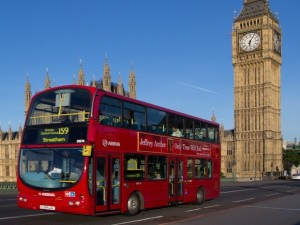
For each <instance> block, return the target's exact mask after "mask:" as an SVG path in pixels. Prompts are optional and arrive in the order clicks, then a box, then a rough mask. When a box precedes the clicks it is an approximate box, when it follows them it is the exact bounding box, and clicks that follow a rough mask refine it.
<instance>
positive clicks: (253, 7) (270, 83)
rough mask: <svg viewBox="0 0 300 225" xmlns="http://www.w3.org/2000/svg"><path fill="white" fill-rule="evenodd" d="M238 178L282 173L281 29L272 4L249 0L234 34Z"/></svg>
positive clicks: (266, 1)
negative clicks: (271, 6) (271, 7)
mask: <svg viewBox="0 0 300 225" xmlns="http://www.w3.org/2000/svg"><path fill="white" fill-rule="evenodd" d="M232 62H233V68H234V121H235V122H234V123H235V125H234V127H235V131H234V133H235V174H236V177H237V178H238V179H241V180H242V179H248V178H253V179H254V178H255V179H261V178H262V175H263V176H265V175H270V176H272V175H273V174H275V172H278V171H282V136H281V102H280V98H281V84H280V81H281V78H280V77H281V63H282V59H281V28H280V26H279V21H278V19H277V18H276V16H274V14H273V13H272V12H271V11H270V7H269V1H268V0H244V2H243V9H242V11H241V12H240V14H239V15H238V16H237V17H236V18H235V20H234V27H233V31H232Z"/></svg>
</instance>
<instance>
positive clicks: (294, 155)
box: [283, 150, 300, 171]
mask: <svg viewBox="0 0 300 225" xmlns="http://www.w3.org/2000/svg"><path fill="white" fill-rule="evenodd" d="M293 165H295V166H296V167H298V166H299V165H300V151H299V150H285V151H283V167H284V170H287V171H289V170H290V169H291V167H292V166H293Z"/></svg>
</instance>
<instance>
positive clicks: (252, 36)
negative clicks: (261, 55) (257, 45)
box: [248, 33, 255, 46]
mask: <svg viewBox="0 0 300 225" xmlns="http://www.w3.org/2000/svg"><path fill="white" fill-rule="evenodd" d="M254 36H255V33H253V34H252V37H251V39H250V40H249V43H248V45H249V46H250V45H251V42H252V39H253V38H254Z"/></svg>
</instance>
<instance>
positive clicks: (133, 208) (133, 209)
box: [126, 193, 140, 216]
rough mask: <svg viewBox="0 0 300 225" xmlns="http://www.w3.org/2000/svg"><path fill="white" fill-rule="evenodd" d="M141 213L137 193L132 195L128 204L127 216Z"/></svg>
mask: <svg viewBox="0 0 300 225" xmlns="http://www.w3.org/2000/svg"><path fill="white" fill-rule="evenodd" d="M139 211H140V199H139V196H138V195H137V193H132V194H131V195H130V197H129V198H128V202H127V213H126V214H127V215H129V216H134V215H136V214H138V213H139Z"/></svg>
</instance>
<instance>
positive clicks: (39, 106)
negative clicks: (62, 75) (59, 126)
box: [26, 88, 92, 125]
mask: <svg viewBox="0 0 300 225" xmlns="http://www.w3.org/2000/svg"><path fill="white" fill-rule="evenodd" d="M91 101H92V97H91V94H90V93H89V92H88V91H87V90H84V89H79V88H76V89H71V88H70V89H58V90H54V91H48V92H46V93H44V94H41V95H39V96H38V97H37V98H34V99H33V102H32V104H31V109H30V110H29V115H28V120H27V124H26V125H41V124H52V123H64V122H86V121H87V120H88V118H89V115H90V110H91Z"/></svg>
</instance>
